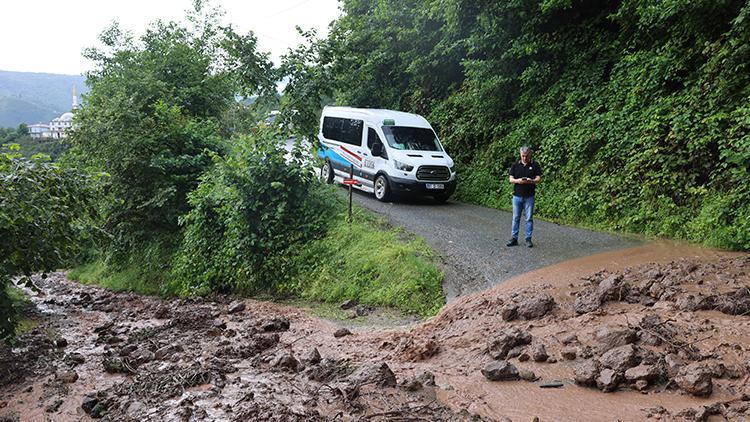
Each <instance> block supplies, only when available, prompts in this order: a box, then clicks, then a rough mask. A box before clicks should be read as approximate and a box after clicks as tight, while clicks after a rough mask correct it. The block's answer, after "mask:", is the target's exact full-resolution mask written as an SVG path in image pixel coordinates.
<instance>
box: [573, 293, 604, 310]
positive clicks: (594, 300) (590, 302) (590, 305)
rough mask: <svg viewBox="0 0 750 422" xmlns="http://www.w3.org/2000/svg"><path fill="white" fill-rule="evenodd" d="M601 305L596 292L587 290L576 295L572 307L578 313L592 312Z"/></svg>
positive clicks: (600, 299)
mask: <svg viewBox="0 0 750 422" xmlns="http://www.w3.org/2000/svg"><path fill="white" fill-rule="evenodd" d="M601 306H602V298H601V297H600V296H599V295H598V294H597V293H596V292H588V293H585V294H582V295H580V296H578V297H577V298H576V300H575V302H573V309H575V311H576V313H578V314H587V313H589V312H594V311H595V310H597V309H599V308H600V307H601Z"/></svg>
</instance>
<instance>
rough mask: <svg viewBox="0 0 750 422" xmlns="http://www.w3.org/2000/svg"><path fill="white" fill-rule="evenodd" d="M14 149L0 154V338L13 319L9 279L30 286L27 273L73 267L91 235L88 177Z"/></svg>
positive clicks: (6, 334) (7, 334)
mask: <svg viewBox="0 0 750 422" xmlns="http://www.w3.org/2000/svg"><path fill="white" fill-rule="evenodd" d="M18 149H19V147H18V145H11V146H10V147H9V148H8V150H7V151H5V150H0V239H3V241H2V242H0V340H6V339H7V338H8V337H10V336H11V335H12V334H13V333H14V327H15V324H16V321H17V317H18V315H17V312H16V311H17V308H16V306H15V302H17V301H15V300H13V298H12V297H11V296H10V293H9V292H10V291H11V290H10V289H9V288H8V287H9V286H10V284H11V280H13V279H14V278H15V277H20V279H19V281H18V282H20V283H23V284H25V285H27V286H29V287H31V288H34V287H35V286H34V285H33V283H32V282H31V279H30V276H31V274H33V273H34V272H39V271H41V272H48V271H52V270H54V269H56V268H60V267H63V266H65V265H70V264H72V263H74V262H75V261H74V260H75V258H76V257H78V256H79V254H80V253H81V251H82V250H83V248H84V245H86V244H89V242H91V241H92V240H93V235H94V234H95V233H96V230H94V229H92V221H93V219H94V218H95V212H94V209H93V207H92V204H93V199H92V198H93V196H94V189H93V183H92V181H91V179H90V177H89V176H87V175H85V174H82V173H80V172H78V171H77V170H74V169H70V168H65V167H62V166H60V165H57V164H54V163H50V162H46V161H44V160H42V159H31V160H29V159H25V158H22V157H21V156H20V154H18ZM43 276H44V275H43Z"/></svg>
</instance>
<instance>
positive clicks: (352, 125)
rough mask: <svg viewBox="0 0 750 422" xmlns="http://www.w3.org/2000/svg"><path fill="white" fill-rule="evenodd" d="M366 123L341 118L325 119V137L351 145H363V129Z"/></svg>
mask: <svg viewBox="0 0 750 422" xmlns="http://www.w3.org/2000/svg"><path fill="white" fill-rule="evenodd" d="M364 125H365V122H364V121H362V120H357V119H344V118H341V117H324V118H323V137H324V138H326V139H331V140H334V141H339V142H344V143H347V144H351V145H357V146H359V145H362V129H363V128H364Z"/></svg>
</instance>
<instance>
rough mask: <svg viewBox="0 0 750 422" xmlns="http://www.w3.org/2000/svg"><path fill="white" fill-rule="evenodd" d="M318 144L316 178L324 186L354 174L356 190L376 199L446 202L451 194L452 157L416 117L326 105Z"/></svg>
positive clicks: (452, 186)
mask: <svg viewBox="0 0 750 422" xmlns="http://www.w3.org/2000/svg"><path fill="white" fill-rule="evenodd" d="M318 140H319V141H320V149H319V150H318V156H319V157H320V158H322V159H323V160H324V162H323V165H322V167H321V176H322V178H323V179H324V180H325V181H326V182H327V183H333V182H338V183H341V182H343V181H344V179H348V178H349V174H350V172H352V171H353V174H354V179H355V180H356V181H357V182H358V185H355V187H357V188H358V189H361V190H363V191H366V192H372V193H374V194H375V197H376V198H377V199H378V200H380V201H387V200H389V198H390V197H391V195H392V194H395V193H400V194H411V195H428V196H432V197H433V198H435V200H436V201H438V202H445V201H446V200H448V198H449V197H450V196H451V194H453V192H454V191H455V190H456V172H455V169H454V167H453V159H451V157H449V156H448V153H446V152H445V149H443V146H442V144H440V140H439V139H438V137H437V135H435V131H434V130H433V129H432V126H430V124H429V123H428V122H427V120H426V119H425V118H424V117H422V116H419V115H417V114H411V113H404V112H400V111H393V110H379V109H367V108H349V107H325V108H323V113H322V115H321V117H320V131H319V133H318Z"/></svg>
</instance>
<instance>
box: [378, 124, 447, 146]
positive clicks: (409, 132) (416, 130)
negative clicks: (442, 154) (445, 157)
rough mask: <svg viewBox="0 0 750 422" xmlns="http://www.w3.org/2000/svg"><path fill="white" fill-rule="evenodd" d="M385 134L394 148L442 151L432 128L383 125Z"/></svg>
mask: <svg viewBox="0 0 750 422" xmlns="http://www.w3.org/2000/svg"><path fill="white" fill-rule="evenodd" d="M383 134H385V139H386V140H387V141H388V145H390V147H391V148H393V149H401V150H413V151H442V148H441V147H440V143H439V142H438V140H437V136H435V132H433V131H432V129H427V128H423V127H406V126H383Z"/></svg>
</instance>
